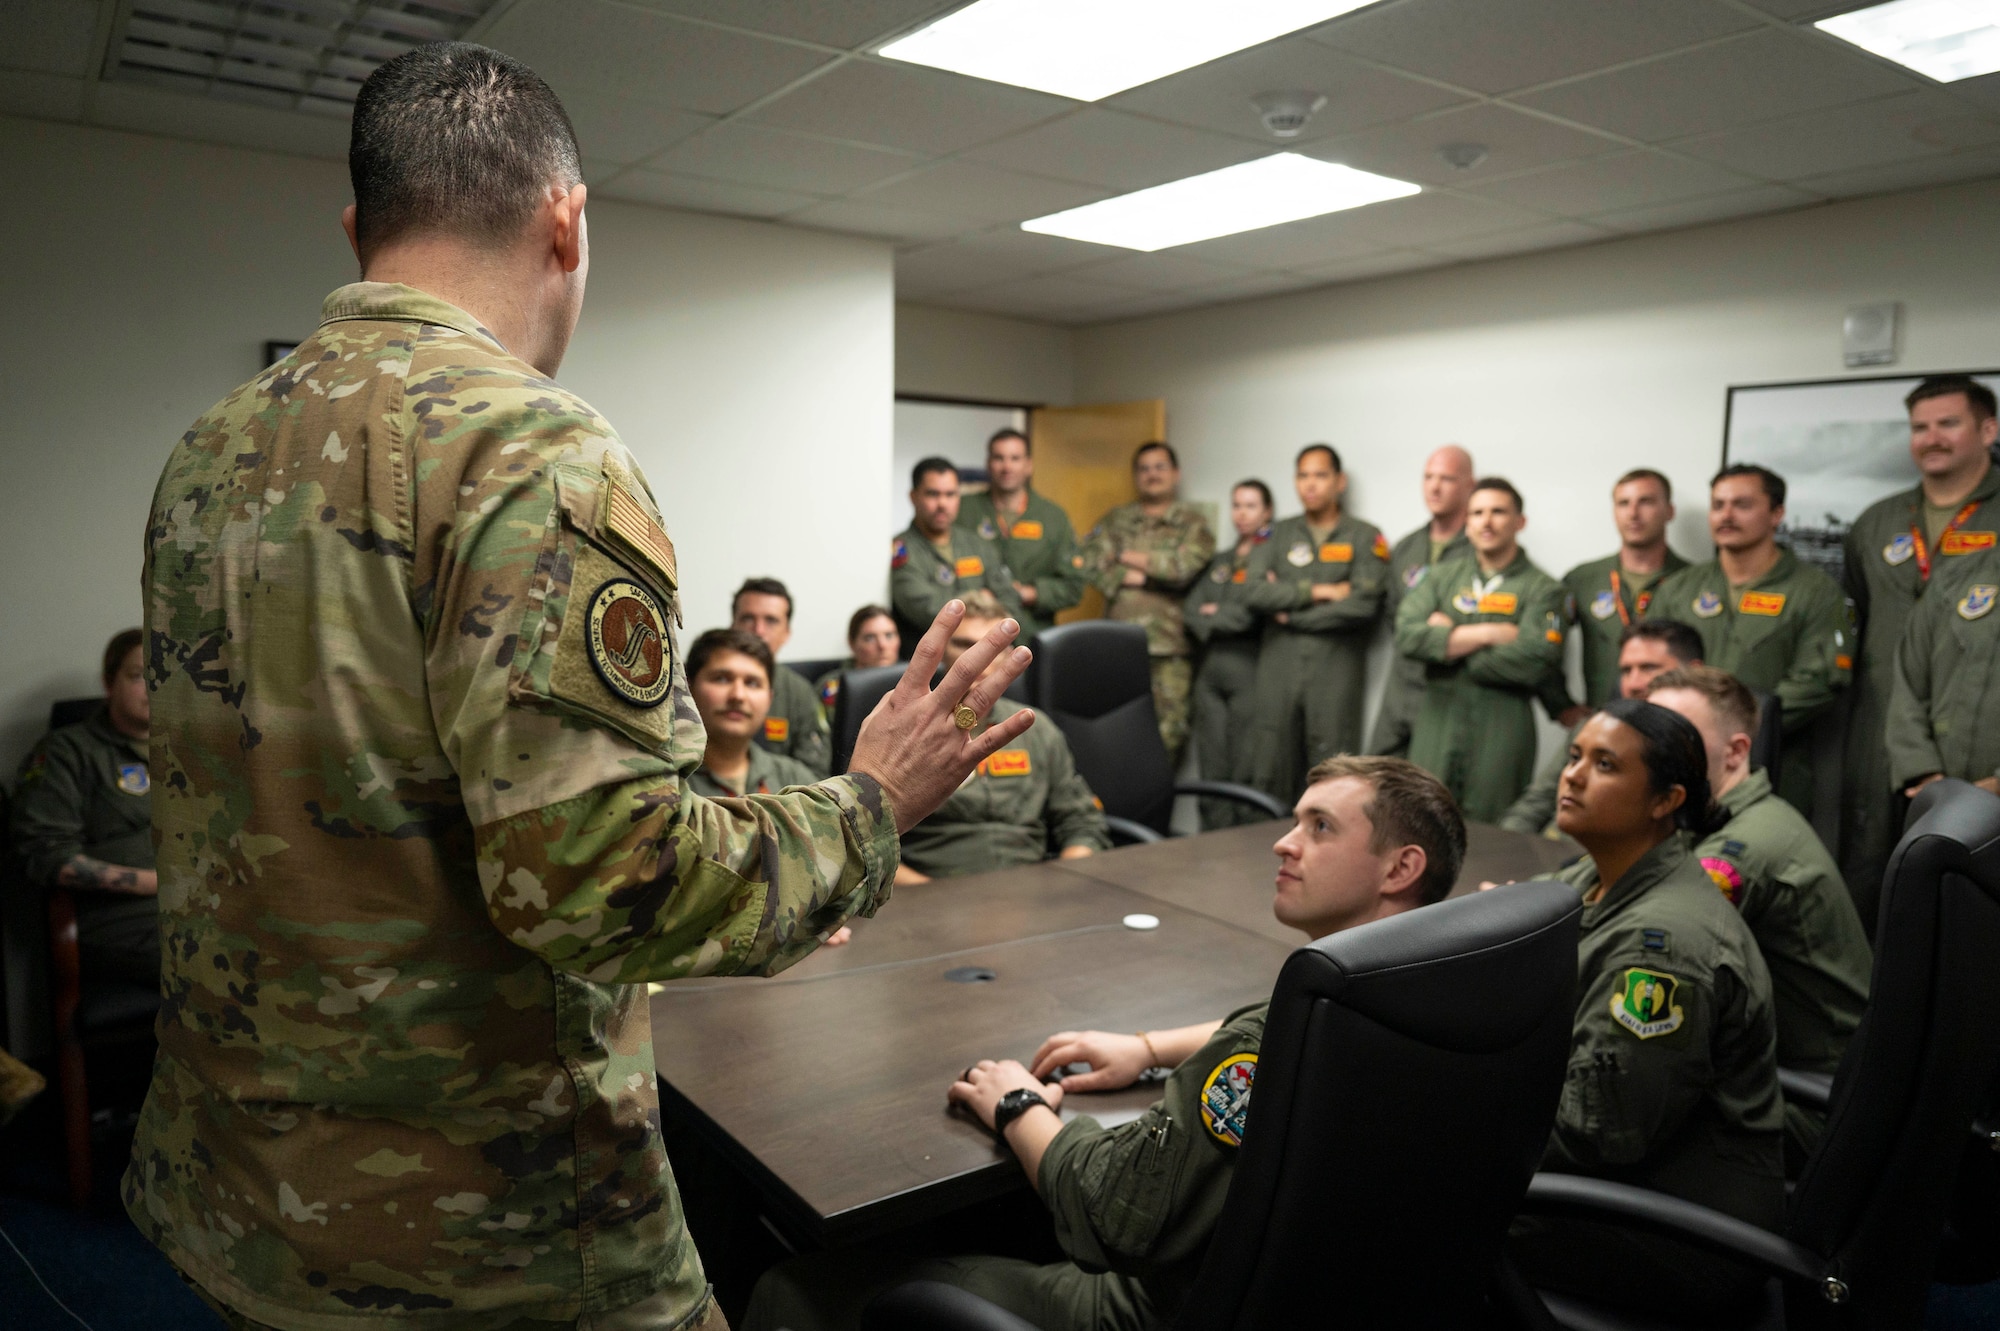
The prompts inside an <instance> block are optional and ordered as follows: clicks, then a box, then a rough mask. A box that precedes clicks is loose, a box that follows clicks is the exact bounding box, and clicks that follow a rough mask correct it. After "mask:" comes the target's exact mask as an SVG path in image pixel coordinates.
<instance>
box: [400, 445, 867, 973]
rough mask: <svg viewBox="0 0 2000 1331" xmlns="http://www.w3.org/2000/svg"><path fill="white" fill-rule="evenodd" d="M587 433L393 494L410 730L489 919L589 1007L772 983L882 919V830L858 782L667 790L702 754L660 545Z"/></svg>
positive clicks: (630, 488) (629, 489)
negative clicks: (740, 982)
mask: <svg viewBox="0 0 2000 1331" xmlns="http://www.w3.org/2000/svg"><path fill="white" fill-rule="evenodd" d="M591 426H595V422H591V423H590V426H571V427H569V428H568V429H566V430H564V431H562V432H561V433H560V434H559V435H557V436H556V437H554V438H551V437H549V436H550V430H549V428H548V427H547V426H546V425H545V426H543V427H542V429H541V432H540V433H539V434H537V433H535V432H534V431H531V430H528V429H525V428H523V429H520V430H512V429H507V428H504V427H502V428H495V426H494V424H493V422H492V421H491V420H490V419H489V420H487V421H485V422H484V428H485V429H486V431H487V434H488V436H489V437H488V439H487V441H486V442H485V443H484V444H483V445H479V446H475V447H474V448H472V450H471V452H470V454H469V456H468V457H466V460H465V461H464V463H463V465H462V467H460V468H458V469H450V468H445V467H436V468H432V469H430V470H429V471H428V472H426V471H425V470H423V469H422V468H421V464H420V466H419V470H418V479H417V480H416V481H415V482H414V485H413V488H414V489H415V490H416V492H417V500H416V504H415V513H416V521H415V533H414V537H415V541H416V544H417V546H418V548H419V550H420V551H422V552H424V553H423V555H422V560H423V561H425V562H430V561H434V565H433V566H434V569H435V574H434V577H433V578H432V580H431V590H430V591H429V592H428V593H426V594H421V595H419V597H418V598H417V603H418V604H419V605H426V604H427V605H428V614H427V615H426V623H425V630H426V638H425V641H426V644H427V646H426V657H425V662H424V672H425V676H426V679H427V687H428V689H429V692H430V710H431V714H432V716H433V717H434V718H435V724H436V726H437V730H438V734H439V737H440V740H441V741H442V745H443V749H444V752H445V754H446V757H447V759H448V761H449V762H450V764H451V767H452V769H453V771H454V772H455V773H456V775H457V778H458V781H459V785H460V790H461V792H462V795H463V798H464V802H465V808H466V813H467V815H468V816H469V817H470V819H471V821H472V824H473V829H474V832H473V836H474V842H473V851H474V855H475V860H476V865H477V869H478V875H479V884H480V888H481V890H482V891H483V893H484V896H485V899H486V904H487V910H488V913H489V915H490V916H491V918H492V920H493V922H494V924H495V925H496V926H497V927H498V928H499V930H500V931H501V933H502V934H504V935H505V936H506V937H507V938H508V939H510V940H511V941H513V942H514V943H516V944H518V945H519V946H521V947H523V948H526V949H528V950H530V951H532V952H534V953H536V954H537V955H539V956H541V957H542V958H543V959H544V960H546V961H547V962H548V963H549V964H550V965H552V966H555V967H557V968H559V969H562V970H566V971H570V972H573V973H575V974H579V975H582V976H584V977H586V978H588V979H591V980H594V981H597V982H601V983H631V982H636V981H641V980H652V979H668V978H673V977H676V976H685V975H705V974H718V973H728V972H765V973H768V972H771V971H776V970H779V969H782V968H783V967H784V966H786V965H789V964H790V963H791V962H792V961H795V960H797V959H798V958H799V957H801V956H803V955H805V954H806V953H807V952H809V951H811V950H812V949H813V948H814V947H815V946H817V943H818V938H819V936H820V935H821V934H822V933H824V932H825V931H826V930H828V929H831V928H833V927H834V926H835V925H837V924H838V923H839V922H840V921H841V920H842V919H844V918H846V917H847V916H849V915H852V914H855V913H862V914H872V913H873V912H874V910H875V909H876V907H877V906H879V905H880V904H881V903H882V902H883V901H884V900H886V899H887V897H888V894H889V882H890V877H891V875H892V874H893V873H894V871H895V866H896V857H897V841H896V833H895V825H894V819H893V817H892V815H891V810H890V808H889V807H888V802H887V799H886V797H885V795H884V793H883V791H882V790H881V788H880V786H879V785H877V783H876V782H875V781H874V780H873V779H871V778H868V777H865V776H848V777H841V778H837V779H834V780H831V781H827V782H825V783H822V784H820V785H816V786H812V787H808V788H805V789H800V790H794V791H791V792H789V793H787V794H783V795H769V796H755V797H752V798H749V799H746V800H742V801H731V802H730V804H728V805H722V804H718V803H716V802H713V801H710V800H707V799H703V798H701V797H699V796H697V795H695V794H694V793H693V792H692V791H690V790H689V789H688V788H687V784H686V783H687V778H688V777H689V775H690V774H691V773H692V772H693V771H694V769H695V768H696V766H697V765H698V764H699V762H700V759H701V752H702V748H703V743H704V739H703V734H702V730H701V722H700V717H699V715H698V714H697V713H696V712H695V710H694V706H693V703H692V700H691V699H690V697H689V695H688V692H687V681H686V678H685V675H684V673H683V665H682V661H681V659H680V656H679V649H678V643H677V641H676V632H675V629H676V624H677V622H678V616H679V603H678V601H677V599H676V597H675V593H676V591H677V575H678V570H677V568H676V567H675V561H674V555H673V550H672V545H671V542H670V541H669V540H668V539H667V536H666V534H665V532H664V531H663V530H661V528H660V527H659V523H658V517H657V509H656V508H655V507H654V505H653V502H652V497H651V494H650V492H649V491H648V489H647V488H646V486H645V484H644V482H643V480H641V479H639V477H638V475H637V469H636V467H634V466H633V464H632V463H631V460H630V456H629V455H628V454H626V453H625V450H624V448H623V446H622V445H620V444H618V443H617V442H616V440H615V439H606V438H604V437H602V435H601V433H599V432H600V431H601V428H602V427H601V426H599V427H595V428H594V429H593V428H590V427H591ZM446 456H448V457H449V456H452V454H449V453H447V454H446ZM461 456H463V455H461ZM537 464H539V465H537ZM447 472H451V473H452V474H446V473H447ZM431 551H435V553H434V554H432V553H430V552H431Z"/></svg>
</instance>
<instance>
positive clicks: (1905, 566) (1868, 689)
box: [1840, 375, 2000, 930]
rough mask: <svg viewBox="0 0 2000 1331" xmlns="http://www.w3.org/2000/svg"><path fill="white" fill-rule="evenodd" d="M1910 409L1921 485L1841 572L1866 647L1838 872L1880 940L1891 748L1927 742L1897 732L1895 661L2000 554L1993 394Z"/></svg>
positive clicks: (1896, 793) (1968, 386) (1860, 541)
mask: <svg viewBox="0 0 2000 1331" xmlns="http://www.w3.org/2000/svg"><path fill="white" fill-rule="evenodd" d="M1904 401H1905V403H1906V405H1907V406H1908V408H1909V413H1910V456H1911V457H1912V458H1913V459H1914V460H1915V461H1916V464H1917V472H1918V475H1919V477H1920V480H1919V483H1918V484H1917V485H1916V486H1914V487H1913V488H1911V489H1909V490H1905V491H1903V492H1902V493H1900V494H1893V495H1890V496H1889V497H1888V498H1887V499H1883V500H1881V501H1879V502H1877V503H1875V504H1871V505H1870V506H1869V507H1868V508H1867V509H1865V510H1863V512H1862V514H1861V516H1860V517H1859V518H1857V519H1856V520H1855V523H1854V525H1853V526H1852V527H1851V528H1849V529H1848V532H1847V539H1846V541H1845V542H1844V551H1843V553H1844V555H1845V558H1844V560H1843V562H1842V574H1843V576H1844V578H1845V580H1846V584H1847V595H1848V597H1849V599H1851V600H1852V601H1853V602H1854V614H1855V622H1856V631H1857V632H1858V633H1859V635H1860V638H1861V647H1860V650H1859V651H1858V652H1856V653H1855V656H1854V683H1853V684H1852V685H1851V686H1850V687H1851V689H1852V691H1853V695H1854V706H1853V709H1852V711H1851V712H1850V713H1849V714H1848V725H1847V749H1846V752H1845V754H1844V755H1843V757H1842V764H1841V787H1842V793H1841V809H1840V869H1841V872H1842V873H1843V874H1844V875H1845V876H1846V878H1847V885H1848V887H1849V888H1851V889H1852V890H1853V892H1854V899H1855V903H1856V904H1857V905H1858V906H1859V907H1860V908H1861V919H1862V922H1863V923H1865V924H1866V925H1867V926H1868V927H1869V929H1871V930H1872V929H1874V927H1875V911H1876V905H1877V902H1878V901H1879V899H1880V896H1881V890H1882V874H1883V873H1884V871H1885V870H1887V868H1888V866H1889V852H1890V851H1891V850H1893V849H1895V846H1896V839H1897V837H1898V836H1899V835H1901V832H1902V825H1903V797H1902V786H1901V785H1898V784H1896V783H1894V782H1893V781H1892V780H1891V777H1890V771H1889V748H1890V744H1891V740H1892V738H1893V737H1899V736H1900V737H1901V738H1905V739H1908V738H1912V737H1914V736H1915V735H1917V734H1920V733H1922V732H1915V731H1910V730H1908V729H1907V728H1903V729H1901V730H1900V731H1899V730H1898V728H1896V727H1895V726H1894V725H1893V723H1892V722H1891V721H1890V717H1889V699H1890V696H1891V694H1892V693H1893V692H1894V680H1895V673H1896V653H1897V649H1898V648H1899V647H1900V646H1901V644H1902V642H1903V637H1904V631H1905V628H1906V627H1907V625H1908V624H1909V622H1910V618H1911V616H1912V615H1914V614H1915V613H1916V609H1917V607H1918V606H1919V605H1920V604H1922V598H1923V597H1925V596H1926V595H1928V594H1929V593H1930V592H1932V591H1936V592H1937V593H1938V594H1939V596H1940V597H1941V598H1942V599H1943V600H1945V601H1947V602H1950V603H1952V604H1954V605H1955V604H1956V603H1957V601H1958V600H1959V598H1960V597H1961V596H1962V595H1964V593H1965V589H1966V585H1967V583H1968V581H1969V579H1970V566H1971V565H1972V564H1974V563H1975V562H1977V561H1978V558H1979V557H1981V556H1982V555H1984V554H1985V553H1986V552H1989V551H1992V550H1994V549H1995V548H1996V546H2000V467H1996V466H1994V465H1993V461H1992V457H1991V455H1990V453H1989V452H1988V450H1989V448H1990V447H1991V446H1992V444H1993V442H1994V440H1995V438H1996V437H2000V420H1996V419H1995V416H1994V400H1993V390H1992V389H1990V388H1988V387H1986V385H1984V384H1982V383H1980V382H1979V381H1978V380H1977V379H1972V378H1969V377H1967V376H1965V375H1940V376H1938V377H1936V378H1932V379H1926V380H1924V381H1923V382H1922V383H1920V384H1918V385H1917V386H1916V388H1915V389H1913V390H1912V391H1911V393H1910V395H1909V397H1908V398H1906V399H1904ZM1985 581H1988V582H1991V581H1994V579H1992V578H1990V577H1989V578H1986V579H1985ZM1940 613H1941V614H1942V613H1943V612H1940ZM1906 725H1907V723H1905V726H1906ZM1920 775H1923V773H1913V774H1912V777H1915V776H1920ZM1983 775H1989V776H1990V775H1991V773H1984V774H1983ZM1905 784H1907V783H1905Z"/></svg>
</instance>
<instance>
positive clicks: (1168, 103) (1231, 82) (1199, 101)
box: [1105, 37, 1467, 148]
mask: <svg viewBox="0 0 2000 1331" xmlns="http://www.w3.org/2000/svg"><path fill="white" fill-rule="evenodd" d="M1286 89H1310V90H1312V91H1314V92H1319V93H1324V94H1325V95H1326V99H1327V101H1326V105H1325V106H1323V107H1321V108H1320V109H1319V110H1318V111H1317V112H1315V113H1314V114H1313V118H1312V119H1311V120H1310V121H1308V122H1307V123H1306V127H1305V130H1304V131H1303V132H1302V133H1301V134H1300V135H1299V136H1298V137H1297V138H1293V139H1280V138H1275V137H1273V136H1272V135H1271V133H1270V132H1269V131H1268V130H1266V129H1265V128H1264V125H1263V122H1262V121H1260V120H1259V119H1258V117H1257V108H1255V107H1254V106H1252V105H1251V104H1250V99H1251V98H1252V97H1255V96H1256V95H1257V94H1258V93H1261V92H1272V91H1278V90H1286ZM1466 100H1467V98H1466V97H1465V96H1464V95H1463V94H1462V93H1457V92H1452V91H1450V90H1448V89H1444V88H1440V87H1438V86H1436V85H1435V84H1430V83H1424V82H1421V81H1419V80H1417V79H1412V78H1405V77H1404V76H1402V75H1400V74H1397V73H1394V72H1391V71H1388V70H1381V69H1376V68H1374V67H1372V66H1370V65H1368V64H1365V63H1363V62H1362V61H1359V60H1351V59H1349V58H1348V57H1346V56H1343V55H1341V54H1340V53H1338V52H1337V51H1333V50H1330V49H1329V48H1327V47H1325V46H1322V45H1320V44H1318V43H1317V42H1311V41H1308V40H1306V39H1305V38H1303V37H1290V38H1286V39H1284V40H1282V41H1276V42H1268V43H1266V44H1265V45H1263V46H1255V47H1252V48H1251V49H1249V50H1248V51H1239V52H1237V53H1236V54H1235V55H1231V56H1224V57H1223V58H1222V59H1220V60H1212V61H1210V62H1209V63H1207V64H1205V65H1197V66H1195V67H1194V68H1193V69H1188V70H1183V71H1181V72H1180V73H1178V74H1173V75H1169V76H1168V77H1166V78H1164V79H1160V80H1158V81H1157V82H1154V83H1148V84H1146V85H1145V86H1144V87H1140V88H1134V89H1132V90H1131V91H1130V92H1122V93H1119V94H1118V95H1117V96H1115V97H1112V98H1109V99H1108V100H1107V101H1106V103H1105V105H1108V106H1112V107H1116V108H1119V109H1121V110H1126V111H1136V112H1139V113H1141V114H1144V115H1150V116H1155V117H1157V118H1159V119H1161V120H1172V121H1175V122H1177V123H1179V124H1183V125H1195V126H1199V127H1200V128H1203V129H1212V130H1217V131H1220V132H1222V133H1224V134H1236V135H1240V136H1242V137H1244V138H1247V139H1250V140H1252V141H1254V142H1258V143H1265V144H1269V145H1271V147H1273V148H1283V147H1286V146H1289V145H1292V144H1300V143H1310V142H1311V141H1312V140H1314V139H1320V138H1325V137H1326V136H1327V135H1329V134H1348V133H1352V132H1354V131H1355V130H1359V129H1366V128H1368V127H1369V126H1371V125H1383V124H1388V123H1389V122H1391V121H1396V120H1403V119H1406V118H1408V117H1410V116H1414V115H1422V114H1423V113H1424V112H1426V111H1435V110H1437V109H1438V108H1439V107H1444V106H1455V105H1458V104H1460V103H1462V102H1465V101H1466Z"/></svg>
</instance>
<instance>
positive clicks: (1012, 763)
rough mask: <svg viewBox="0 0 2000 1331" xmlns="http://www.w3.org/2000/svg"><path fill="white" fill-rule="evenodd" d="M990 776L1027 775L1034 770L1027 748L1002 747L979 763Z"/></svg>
mask: <svg viewBox="0 0 2000 1331" xmlns="http://www.w3.org/2000/svg"><path fill="white" fill-rule="evenodd" d="M979 765H980V766H981V767H983V768H985V769H986V775H988V776H1026V775H1028V774H1029V773H1030V772H1032V771H1033V770H1034V764H1033V763H1032V762H1031V761H1029V758H1028V751H1027V750H1026V749H1001V750H1000V751H999V752H997V753H992V754H988V755H987V758H986V761H985V762H983V763H981V764H979Z"/></svg>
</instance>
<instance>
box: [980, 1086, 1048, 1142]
mask: <svg viewBox="0 0 2000 1331" xmlns="http://www.w3.org/2000/svg"><path fill="white" fill-rule="evenodd" d="M1034 1105H1040V1106H1041V1107H1042V1108H1044V1109H1047V1108H1048V1107H1049V1102H1048V1101H1047V1100H1044V1099H1042V1097H1041V1096H1039V1095H1036V1094H1035V1093H1034V1092H1033V1091H1031V1090H1028V1089H1027V1088H1026V1087H1023V1088H1021V1089H1019V1090H1013V1091H1009V1092H1007V1094H1005V1095H1003V1096H1001V1097H1000V1103H999V1104H998V1105H997V1106H995V1107H994V1110H993V1131H995V1132H997V1133H999V1134H1000V1135H1001V1136H1002V1137H1005V1136H1006V1135H1007V1127H1008V1125H1009V1124H1011V1123H1012V1122H1013V1121H1014V1120H1015V1119H1017V1118H1019V1117H1021V1115H1023V1114H1025V1113H1027V1112H1028V1110H1029V1108H1030V1107H1032V1106H1034Z"/></svg>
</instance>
